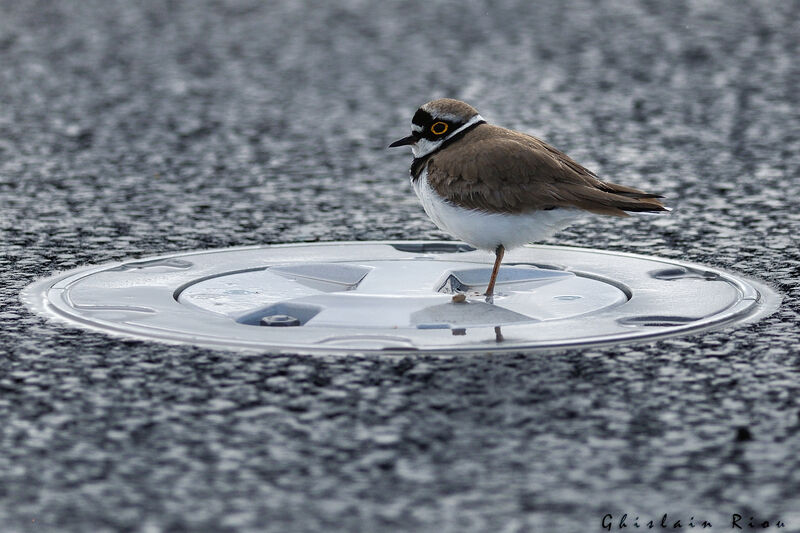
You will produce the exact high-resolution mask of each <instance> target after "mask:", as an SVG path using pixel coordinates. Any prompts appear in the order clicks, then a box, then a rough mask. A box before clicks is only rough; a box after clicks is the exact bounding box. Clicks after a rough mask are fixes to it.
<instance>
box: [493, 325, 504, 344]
mask: <svg viewBox="0 0 800 533" xmlns="http://www.w3.org/2000/svg"><path fill="white" fill-rule="evenodd" d="M494 340H495V342H503V341H504V340H505V339H503V332H502V331H500V326H495V327H494Z"/></svg>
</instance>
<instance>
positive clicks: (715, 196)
mask: <svg viewBox="0 0 800 533" xmlns="http://www.w3.org/2000/svg"><path fill="white" fill-rule="evenodd" d="M0 13H2V16H0V239H1V240H2V245H1V246H2V248H0V530H2V531H4V532H6V531H11V532H16V531H46V532H50V531H53V532H55V531H59V532H62V531H76V532H85V531H93V532H106V531H145V532H158V531H169V532H180V531H214V532H228V531H270V532H272V531H275V532H278V531H281V532H284V531H348V532H361V531H363V532H372V531H417V532H427V531H435V532H456V531H457V532H517V531H520V532H523V531H558V532H573V531H574V532H589V531H602V528H601V519H602V517H603V515H604V514H606V513H611V514H613V515H614V517H615V520H616V521H618V520H619V518H620V517H621V515H622V514H623V513H628V515H629V518H628V521H629V529H627V530H628V531H631V530H634V529H633V527H632V526H631V525H630V524H631V521H632V520H633V518H634V517H635V516H639V517H640V522H641V523H642V524H644V523H645V522H646V521H647V520H651V519H653V520H655V521H656V523H658V522H659V521H660V520H661V516H662V515H663V514H664V513H669V518H668V521H669V523H673V522H674V520H678V519H680V520H682V524H683V526H684V530H688V523H689V521H690V520H691V517H695V521H696V522H699V521H700V520H708V521H710V522H711V523H713V525H714V529H713V530H723V529H730V517H731V514H732V513H739V514H741V515H743V516H744V521H745V522H746V521H747V520H748V519H749V517H750V516H754V517H755V519H756V520H757V521H758V523H759V524H760V522H761V521H763V520H769V521H770V522H771V524H772V527H774V524H775V521H776V520H778V519H780V520H782V521H783V522H784V523H786V526H787V527H786V528H785V529H782V530H781V531H800V356H799V355H798V351H799V350H798V340H797V337H798V325H799V324H800V252H799V251H798V244H799V243H798V235H800V177H799V176H800V96H799V94H800V91H798V87H800V62H798V60H797V58H798V57H800V45H799V44H798V43H799V42H800V22H799V21H800V3H798V2H795V1H787V2H777V1H776V2H742V1H722V0H720V1H706V2H681V1H675V2H659V1H655V0H651V1H644V0H642V1H640V2H627V1H626V2H616V1H613V2H612V1H604V2H594V1H588V0H587V1H574V2H568V3H562V2H560V1H543V2H536V3H533V2H527V1H522V0H520V1H517V2H514V1H510V0H509V1H505V0H498V1H492V2H488V1H487V2H479V1H458V2H456V1H453V2H425V1H421V0H420V1H406V2H380V3H379V2H367V1H358V0H349V1H344V2H330V3H322V2H310V1H309V2H264V1H261V0H230V1H228V0H225V1H223V0H214V1H212V0H204V1H191V2H190V1H171V2H160V1H157V0H152V1H142V2H129V1H122V0H95V1H66V0H65V1H58V2H56V1H52V2H48V1H37V2H34V1H31V2H14V1H11V0H2V1H0ZM442 96H451V97H456V98H461V99H464V100H466V101H468V102H470V103H472V104H473V105H474V106H476V107H477V108H478V109H479V111H480V112H481V114H482V115H483V116H484V117H486V118H487V119H488V120H489V121H491V122H494V123H497V124H500V125H503V126H507V127H511V128H515V129H520V130H523V131H526V132H529V133H532V134H534V135H537V136H540V137H543V138H545V139H546V140H548V141H549V142H551V143H552V144H554V145H555V146H557V147H559V148H561V149H563V150H565V151H566V152H567V153H569V154H570V155H571V156H573V157H574V158H575V159H577V160H578V161H580V162H582V163H583V164H585V165H586V166H588V167H589V168H591V169H593V170H595V171H597V172H598V174H600V175H601V176H602V177H604V178H607V179H609V180H612V181H618V182H620V183H624V184H628V185H633V186H639V187H642V188H645V189H647V190H654V191H660V192H662V193H664V194H665V195H666V196H667V201H668V203H669V204H670V205H671V206H672V207H674V208H675V210H674V212H673V213H672V214H671V215H669V216H664V217H631V218H630V219H625V220H608V219H604V218H601V217H594V218H589V219H587V220H586V222H585V223H583V224H579V225H575V226H573V227H571V228H569V229H568V230H565V231H564V232H562V233H561V234H560V235H558V236H557V237H555V238H554V239H552V240H550V241H548V242H550V243H559V244H566V245H576V246H587V247H599V248H605V249H611V250H619V251H629V252H637V253H647V254H654V255H660V256H664V257H670V258H680V259H685V260H689V261H695V262H699V263H705V264H709V265H713V266H717V267H722V268H725V269H729V270H732V271H736V272H739V273H743V274H746V275H751V276H756V277H758V278H761V279H763V280H765V281H767V282H768V283H770V284H772V285H773V286H774V287H775V288H776V289H778V290H779V291H780V292H781V293H783V295H784V298H785V299H784V303H783V305H782V307H781V308H780V310H779V311H778V312H776V313H775V314H773V315H772V316H770V317H769V318H767V319H765V320H762V321H761V322H758V323H756V324H750V325H743V326H739V327H736V328H728V329H724V330H721V331H717V332H711V333H703V334H697V335H693V336H687V337H680V338H674V339H671V340H663V341H660V342H655V343H645V344H633V345H624V346H617V347H607V348H596V349H583V350H570V351H563V352H554V353H548V354H533V355H531V354H527V355H526V354H516V355H501V356H492V357H466V358H464V357H447V358H434V357H427V356H422V355H421V356H415V357H399V356H385V357H365V358H358V357H350V358H333V357H330V358H327V357H299V356H298V357H290V356H281V357H277V356H272V355H270V354H268V353H264V354H259V355H242V354H238V353H235V352H224V351H214V350H209V349H201V348H196V347H192V346H169V345H163V344H159V343H154V342H143V341H133V340H124V339H120V338H115V337H110V336H106V335H104V334H100V333H94V332H88V331H83V330H79V329H73V328H70V327H66V326H63V325H60V324H57V323H54V322H50V321H47V320H44V319H42V318H40V317H38V316H35V315H33V314H31V313H30V312H29V311H27V310H26V309H25V308H24V306H23V305H22V304H21V303H20V302H19V301H18V293H19V291H20V290H21V289H22V288H23V287H24V286H26V285H27V284H28V283H30V282H32V281H34V280H35V279H37V278H39V277H41V276H44V275H48V274H51V273H54V272H56V271H60V270H66V269H70V268H74V267H77V266H81V265H87V264H97V263H103V262H108V261H112V260H119V259H124V258H130V257H140V256H148V255H155V254H164V253H169V252H179V251H187V250H197V249H205V248H217V247H225V246H237V245H253V244H262V243H282V242H299V241H317V240H318V241H332V240H371V239H441V238H447V237H448V236H447V235H445V234H443V233H442V232H440V231H439V230H437V229H436V227H435V226H434V225H433V223H431V222H430V221H429V220H428V219H427V217H425V215H424V213H423V211H422V209H421V207H419V205H418V203H417V200H416V198H415V196H414V194H413V192H412V190H411V187H410V185H409V183H408V180H407V168H408V164H409V162H410V154H409V153H408V152H407V151H406V150H391V151H390V150H386V148H385V147H386V145H387V144H388V143H389V142H391V141H393V140H395V139H397V138H399V137H402V136H405V135H407V134H408V131H409V126H410V118H411V115H412V114H413V112H414V110H415V109H416V108H417V107H418V106H419V105H420V104H422V103H424V102H426V101H428V100H430V99H433V98H436V97H442ZM745 525H746V524H745ZM615 527H616V526H615Z"/></svg>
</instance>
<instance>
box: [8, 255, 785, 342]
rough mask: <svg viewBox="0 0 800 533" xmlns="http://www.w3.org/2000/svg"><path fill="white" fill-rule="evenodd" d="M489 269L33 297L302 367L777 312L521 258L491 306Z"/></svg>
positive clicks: (640, 331) (74, 275) (148, 274)
mask: <svg viewBox="0 0 800 533" xmlns="http://www.w3.org/2000/svg"><path fill="white" fill-rule="evenodd" d="M492 261H493V256H492V255H491V254H489V253H486V252H481V251H477V250H473V249H472V248H470V247H469V246H467V245H464V244H461V243H453V242H344V243H317V244H293V245H274V246H259V247H247V248H230V249H224V250H212V251H204V252H193V253H182V254H173V255H169V256H163V257H156V258H153V259H146V260H135V261H126V262H123V263H117V264H113V265H104V266H94V267H85V268H80V269H76V270H73V271H70V272H66V273H63V274H60V275H57V276H54V277H51V278H48V279H45V280H42V281H39V282H36V283H34V284H32V285H30V286H29V287H27V288H26V289H25V291H23V294H22V298H23V300H24V301H25V302H26V303H27V304H28V305H29V306H30V307H32V308H33V309H35V310H36V311H38V312H40V313H42V314H44V315H47V316H56V317H59V318H62V319H65V320H67V321H68V322H70V323H72V324H76V325H82V326H86V327H91V328H94V329H99V330H102V331H106V332H109V333H119V334H127V335H134V336H137V337H140V338H147V339H157V340H161V341H167V342H179V343H190V344H198V345H205V346H214V347H222V348H231V349H250V350H259V351H275V352H295V353H297V352H303V353H306V352H310V353H312V352H315V353H318V352H328V353H341V352H346V353H358V352H376V351H387V350H389V351H400V352H403V351H417V350H420V351H427V352H439V351H442V352H489V351H492V352H494V351H499V350H533V349H543V348H554V347H566V346H586V345H595V344H608V343H616V342H625V341H631V340H636V339H651V338H656V337H663V336H669V335H676V334H679V333H684V332H689V331H697V330H702V329H708V328H711V327H716V326H722V325H726V324H730V323H732V322H738V321H743V320H747V319H752V318H754V317H757V316H761V315H763V314H766V313H767V312H768V311H769V310H772V309H774V308H775V307H776V306H777V304H778V303H779V297H778V295H777V294H776V293H775V292H773V291H772V290H770V289H769V288H768V287H766V286H765V285H763V284H759V283H756V282H753V281H751V280H747V279H742V278H739V277H736V276H733V275H731V274H729V273H726V272H723V271H720V270H717V269H713V268H708V267H704V266H700V265H692V264H687V263H682V262H677V261H671V260H667V259H662V258H657V257H646V256H639V255H632V254H624V253H615V252H605V251H600V250H591V249H581V248H567V247H557V246H526V247H523V248H520V249H516V250H512V251H511V252H508V253H507V255H506V259H505V261H504V262H503V266H502V268H501V271H500V275H499V277H498V282H497V287H496V289H495V300H494V304H489V303H486V302H485V301H484V299H483V297H482V296H481V293H482V292H483V291H484V290H485V288H486V284H487V283H488V280H489V274H490V271H491V266H492ZM455 293H465V294H466V295H467V299H466V301H464V302H461V303H459V302H456V301H454V299H453V295H454V294H455Z"/></svg>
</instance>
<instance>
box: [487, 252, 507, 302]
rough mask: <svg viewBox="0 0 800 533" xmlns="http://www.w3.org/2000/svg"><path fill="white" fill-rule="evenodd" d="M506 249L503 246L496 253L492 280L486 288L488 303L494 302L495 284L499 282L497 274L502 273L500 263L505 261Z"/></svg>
mask: <svg viewBox="0 0 800 533" xmlns="http://www.w3.org/2000/svg"><path fill="white" fill-rule="evenodd" d="M505 253H506V249H505V248H504V247H503V245H502V244H501V245H500V246H498V247H497V248H496V249H495V251H494V255H495V260H494V268H493V269H492V278H491V279H490V280H489V286H488V287H486V301H487V302H489V303H492V302H493V301H494V282H495V281H497V273H498V272H500V263H501V262H502V261H503V255H504V254H505Z"/></svg>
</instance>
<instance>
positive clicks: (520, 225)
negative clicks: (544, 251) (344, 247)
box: [389, 98, 669, 301]
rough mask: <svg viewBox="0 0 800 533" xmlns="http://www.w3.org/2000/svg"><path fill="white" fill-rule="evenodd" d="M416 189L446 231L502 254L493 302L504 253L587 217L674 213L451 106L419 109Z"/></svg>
mask: <svg viewBox="0 0 800 533" xmlns="http://www.w3.org/2000/svg"><path fill="white" fill-rule="evenodd" d="M406 145H410V146H411V150H412V151H413V153H414V160H413V162H412V163H411V183H412V185H413V187H414V191H415V192H416V193H417V196H418V197H419V199H420V201H421V202H422V207H423V208H424V209H425V212H426V213H427V214H428V216H429V217H430V218H431V219H432V220H433V222H434V223H435V224H436V225H437V226H438V227H439V228H440V229H442V230H444V231H446V232H448V233H450V234H452V235H454V236H455V237H457V238H459V239H461V240H462V241H464V242H466V243H468V244H470V245H472V246H474V247H475V248H478V249H482V250H489V251H494V252H495V263H494V268H493V270H492V275H491V278H490V279H489V285H488V286H487V289H486V297H487V298H486V299H487V301H492V296H493V293H494V285H495V281H496V279H497V273H498V271H499V269H500V263H501V262H502V260H503V254H504V252H505V250H507V249H511V248H515V247H517V246H521V245H523V244H527V243H529V242H532V241H538V240H541V239H545V238H547V237H549V236H551V235H552V234H554V233H555V232H557V231H559V230H561V229H563V228H565V227H566V226H568V225H569V224H570V223H571V222H572V221H573V220H574V219H575V218H577V217H579V216H580V215H581V214H583V213H585V212H589V213H596V214H600V215H612V216H621V217H624V216H628V212H659V211H669V209H668V208H666V207H664V205H663V204H662V203H661V201H660V200H658V199H659V198H662V196H660V195H657V194H650V193H647V192H644V191H641V190H639V189H634V188H633V187H627V186H625V185H617V184H615V183H609V182H607V181H601V180H600V179H598V178H597V176H596V175H595V174H594V173H593V172H592V171H590V170H588V169H586V168H585V167H583V166H581V165H579V164H578V163H576V162H575V161H573V160H572V159H571V158H570V157H569V156H567V155H566V154H564V153H563V152H560V151H559V150H557V149H555V148H553V147H552V146H550V145H549V144H547V143H545V142H544V141H541V140H539V139H537V138H536V137H533V136H531V135H526V134H525V133H520V132H517V131H513V130H509V129H506V128H501V127H499V126H493V125H491V124H487V123H486V121H485V120H484V119H483V117H481V116H480V114H478V111H477V110H476V109H475V108H474V107H472V106H471V105H469V104H466V103H464V102H461V101H459V100H454V99H451V98H441V99H438V100H433V101H431V102H428V103H427V104H425V105H423V106H422V107H420V108H419V109H418V110H417V112H416V113H415V114H414V118H413V119H412V121H411V135H409V136H408V137H404V138H402V139H400V140H398V141H395V142H393V143H392V144H391V145H389V147H390V148H392V147H396V146H406Z"/></svg>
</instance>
